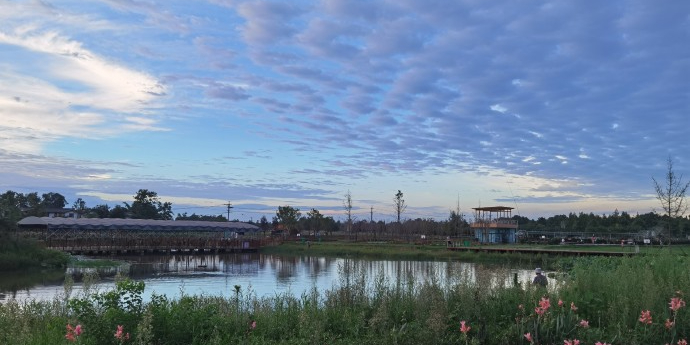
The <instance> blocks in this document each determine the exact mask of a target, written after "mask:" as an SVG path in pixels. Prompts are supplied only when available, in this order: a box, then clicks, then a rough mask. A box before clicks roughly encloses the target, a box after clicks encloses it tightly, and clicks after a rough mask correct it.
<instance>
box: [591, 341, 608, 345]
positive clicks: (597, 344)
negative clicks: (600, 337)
mask: <svg viewBox="0 0 690 345" xmlns="http://www.w3.org/2000/svg"><path fill="white" fill-rule="evenodd" d="M594 345H611V344H609V343H602V342H600V341H597V342H596V343H594Z"/></svg>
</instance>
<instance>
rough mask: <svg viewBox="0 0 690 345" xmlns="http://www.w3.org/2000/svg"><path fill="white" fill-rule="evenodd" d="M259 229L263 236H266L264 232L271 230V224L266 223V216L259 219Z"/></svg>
mask: <svg viewBox="0 0 690 345" xmlns="http://www.w3.org/2000/svg"><path fill="white" fill-rule="evenodd" d="M259 227H260V228H261V230H262V231H263V232H264V236H266V230H268V229H270V228H271V223H269V222H268V219H266V216H261V219H259Z"/></svg>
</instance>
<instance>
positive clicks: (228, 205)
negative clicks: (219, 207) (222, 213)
mask: <svg viewBox="0 0 690 345" xmlns="http://www.w3.org/2000/svg"><path fill="white" fill-rule="evenodd" d="M223 205H225V206H227V207H228V222H229V221H230V209H232V208H234V206H232V204H231V203H230V201H228V203H227V204H223Z"/></svg>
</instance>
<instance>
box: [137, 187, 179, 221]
mask: <svg viewBox="0 0 690 345" xmlns="http://www.w3.org/2000/svg"><path fill="white" fill-rule="evenodd" d="M125 205H126V206H127V210H128V211H129V213H130V216H131V217H132V218H135V219H162V220H172V219H173V213H172V204H171V203H169V202H161V201H160V199H159V198H158V193H156V192H154V191H150V190H148V189H139V191H138V192H137V194H136V195H135V196H134V202H132V205H129V204H127V203H125Z"/></svg>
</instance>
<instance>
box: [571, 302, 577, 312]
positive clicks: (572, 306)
mask: <svg viewBox="0 0 690 345" xmlns="http://www.w3.org/2000/svg"><path fill="white" fill-rule="evenodd" d="M570 310H572V311H577V307H576V306H575V302H570Z"/></svg>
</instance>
